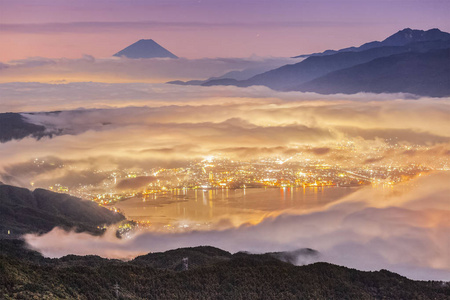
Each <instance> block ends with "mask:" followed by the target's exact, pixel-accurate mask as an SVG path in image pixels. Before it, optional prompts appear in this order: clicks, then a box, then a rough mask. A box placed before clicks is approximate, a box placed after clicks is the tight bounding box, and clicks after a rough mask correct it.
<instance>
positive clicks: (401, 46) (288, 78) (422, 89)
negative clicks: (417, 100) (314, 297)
mask: <svg viewBox="0 0 450 300" xmlns="http://www.w3.org/2000/svg"><path fill="white" fill-rule="evenodd" d="M405 43H406V44H405ZM448 48H450V34H448V33H445V32H442V31H440V30H438V29H432V30H429V31H422V30H412V29H409V28H408V29H404V30H401V31H399V32H397V33H396V34H394V35H392V36H390V37H388V38H387V39H385V40H384V41H382V42H371V43H367V44H364V45H363V46H361V47H358V48H354V49H352V50H350V51H342V52H341V50H339V51H336V52H334V53H332V54H328V55H326V54H324V53H322V55H313V56H310V57H308V58H306V59H304V60H303V61H301V62H299V63H296V64H292V65H285V66H282V67H280V68H277V69H273V70H270V71H268V72H264V73H261V74H258V75H256V76H253V77H251V78H250V79H247V80H235V79H231V78H220V79H215V80H209V81H206V82H204V83H202V85H203V86H213V85H234V86H238V87H248V86H252V85H263V86H267V87H269V88H271V89H274V90H280V91H297V90H302V91H303V90H305V89H306V90H308V91H311V92H318V93H320V92H323V91H325V90H327V89H326V87H325V81H322V83H321V84H320V89H319V85H317V84H316V85H314V84H310V85H308V84H307V83H308V82H310V81H313V80H318V79H319V78H321V77H322V76H326V75H327V74H330V73H333V72H337V71H339V70H344V69H348V68H352V67H356V66H358V65H365V66H366V67H372V69H371V70H375V68H374V65H373V64H370V65H367V63H369V62H371V61H374V60H377V59H380V58H383V57H389V56H393V59H396V58H397V59H402V58H401V56H397V55H398V54H402V53H416V54H420V53H422V54H424V53H428V54H427V55H428V56H430V58H429V59H428V61H430V62H431V61H432V58H431V56H433V55H436V53H435V52H433V51H434V50H442V49H448ZM348 49H349V48H347V49H343V50H348ZM444 53H445V52H444ZM427 55H422V56H419V57H422V58H425V57H426V56H427ZM439 60H440V62H441V63H442V64H444V65H445V64H447V65H448V64H449V62H448V60H449V59H448V58H447V57H445V55H440V56H439ZM391 63H392V64H393V66H402V64H397V63H395V62H394V61H393V60H391ZM415 66H416V67H420V66H422V65H420V64H415ZM362 68H363V67H361V68H360V69H359V71H361V72H362V71H364V72H365V73H369V72H370V71H371V70H370V69H365V70H363V69H362ZM386 70H387V69H386ZM421 70H422V69H421ZM410 71H411V72H412V73H413V74H414V76H415V79H412V77H411V76H409V77H408V78H409V79H408V80H412V81H411V83H410V84H413V82H414V84H416V85H418V87H419V88H415V89H413V90H415V93H417V94H418V95H424V96H436V97H442V96H449V95H450V93H449V92H448V89H447V88H446V85H447V86H449V85H450V80H449V77H448V74H447V71H446V69H445V68H440V67H439V68H435V69H427V76H428V77H427V78H425V73H421V72H419V69H418V70H417V71H415V70H414V69H411V68H410ZM389 72H391V73H396V74H397V75H398V76H405V75H406V74H404V73H403V72H401V71H400V70H397V71H396V70H393V69H392V68H391V69H389ZM440 72H441V73H440ZM346 74H347V76H348V80H349V82H353V87H352V88H348V89H347V91H348V92H349V93H357V92H363V91H366V90H367V89H366V87H365V86H360V87H358V86H357V83H358V82H359V81H358V78H357V76H358V74H353V76H354V78H350V77H349V76H350V73H346ZM402 74H403V75H402ZM385 75H386V76H388V75H389V74H385ZM380 77H382V76H381V74H378V75H377V76H369V75H367V76H366V78H372V80H376V78H380ZM431 77H432V78H435V79H437V81H439V82H441V83H440V84H439V85H436V84H434V82H432V81H430V80H429V78H431ZM394 79H395V80H397V81H399V80H400V79H401V78H394ZM405 80H406V79H405ZM380 82H381V81H380ZM394 82H395V81H392V82H386V81H384V84H385V85H386V86H385V87H383V86H382V85H381V84H378V87H377V88H376V89H371V88H369V89H368V90H371V91H374V92H375V91H376V92H377V93H383V92H391V91H392V90H396V92H410V91H411V89H408V88H406V87H407V86H408V85H409V83H408V84H401V85H399V88H398V89H394V88H392V84H393V83H394ZM420 83H422V84H420ZM445 83H447V84H445ZM330 84H331V82H330ZM373 84H375V83H373ZM315 87H316V88H317V90H316V89H315ZM337 90H342V89H336V91H337ZM350 91H351V92H350ZM327 93H332V89H331V88H330V89H328V90H327Z"/></svg>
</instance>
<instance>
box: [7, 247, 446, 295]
mask: <svg viewBox="0 0 450 300" xmlns="http://www.w3.org/2000/svg"><path fill="white" fill-rule="evenodd" d="M0 243H1V247H0V249H1V250H0V270H1V271H2V276H0V297H1V298H2V299H44V298H47V299H117V297H116V294H115V290H114V286H115V285H116V284H117V286H118V291H119V295H118V296H119V299H449V297H450V285H449V284H448V283H442V282H433V281H429V282H425V281H414V280H410V279H408V278H405V277H402V276H400V275H398V274H395V273H392V272H389V271H386V270H381V271H376V272H363V271H358V270H354V269H349V268H345V267H340V266H336V265H332V264H328V263H315V264H311V265H306V266H295V265H292V264H290V263H286V262H282V261H280V260H278V259H276V258H275V257H273V256H272V255H269V254H261V255H254V254H246V253H236V254H233V255H232V254H230V253H228V252H225V251H222V250H220V249H216V248H212V247H195V248H185V249H177V250H172V251H167V252H164V253H155V254H154V255H153V257H152V258H151V261H153V263H152V264H156V265H164V263H160V262H158V261H162V262H168V265H169V268H155V267H154V266H152V264H148V263H146V262H145V261H143V260H142V259H145V256H143V257H141V258H140V259H136V260H133V261H129V262H123V261H118V260H108V259H103V258H100V257H98V256H75V255H69V256H66V257H63V258H60V259H48V258H44V257H42V256H40V255H39V253H37V252H35V251H31V250H27V249H26V248H24V245H23V242H21V241H17V240H0ZM184 255H187V257H188V258H189V261H191V260H194V257H197V258H198V260H201V261H203V264H202V265H198V266H196V267H193V268H189V270H184V271H175V270H173V269H172V265H173V263H172V261H177V260H178V259H179V258H180V257H182V256H184ZM147 258H148V257H147Z"/></svg>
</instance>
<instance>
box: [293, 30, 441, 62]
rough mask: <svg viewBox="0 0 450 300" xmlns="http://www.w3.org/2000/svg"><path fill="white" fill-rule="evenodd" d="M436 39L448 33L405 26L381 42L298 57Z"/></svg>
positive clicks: (402, 44) (403, 44)
mask: <svg viewBox="0 0 450 300" xmlns="http://www.w3.org/2000/svg"><path fill="white" fill-rule="evenodd" d="M436 40H450V33H447V32H442V31H440V30H439V29H437V28H434V29H430V30H427V31H424V30H417V29H411V28H405V29H403V30H400V31H399V32H397V33H395V34H393V35H391V36H389V37H388V38H386V39H385V40H383V41H381V42H369V43H365V44H363V45H361V46H359V47H349V48H344V49H340V50H326V51H324V52H320V53H312V54H303V55H299V56H295V58H298V57H308V56H323V55H330V54H335V53H339V52H358V51H364V50H368V49H372V48H377V47H383V46H405V45H407V44H409V43H414V42H425V41H436Z"/></svg>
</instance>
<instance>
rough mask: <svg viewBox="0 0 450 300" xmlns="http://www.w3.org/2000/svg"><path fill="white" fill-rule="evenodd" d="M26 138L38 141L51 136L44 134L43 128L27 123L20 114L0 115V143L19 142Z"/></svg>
mask: <svg viewBox="0 0 450 300" xmlns="http://www.w3.org/2000/svg"><path fill="white" fill-rule="evenodd" d="M27 136H31V137H34V138H36V139H39V138H41V137H44V136H51V135H50V134H48V133H46V132H45V127H44V126H41V125H35V124H32V123H29V122H27V120H26V119H25V118H24V117H23V116H22V115H21V114H18V113H0V143H5V142H8V141H10V140H20V139H23V138H24V137H27Z"/></svg>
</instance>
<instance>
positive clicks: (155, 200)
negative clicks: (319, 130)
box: [116, 187, 358, 229]
mask: <svg viewBox="0 0 450 300" xmlns="http://www.w3.org/2000/svg"><path fill="white" fill-rule="evenodd" d="M356 190H358V188H342V187H314V188H308V187H297V188H292V187H284V188H250V189H249V188H245V189H208V190H201V189H196V190H186V189H184V190H181V191H179V190H173V191H169V192H165V193H160V194H152V195H151V196H150V197H149V198H146V200H145V201H142V198H140V197H135V198H131V199H128V200H125V201H122V202H120V203H118V204H117V205H116V206H117V207H118V208H120V209H121V211H123V212H124V213H125V215H126V216H127V218H129V219H133V220H137V221H150V222H151V223H152V224H154V227H155V228H157V227H164V226H165V225H167V224H182V225H183V228H191V229H192V228H198V229H201V227H204V226H207V227H208V226H215V225H217V224H219V223H221V224H228V225H229V226H239V225H241V224H244V223H250V224H255V223H258V222H260V221H261V220H262V219H264V218H265V217H267V216H269V215H277V214H279V213H281V212H284V211H289V210H296V211H298V210H308V209H315V208H320V207H322V206H325V205H327V204H330V203H332V202H334V201H336V200H338V199H340V198H342V197H344V196H346V195H348V194H351V193H353V192H354V191H356ZM180 226H181V225H180Z"/></svg>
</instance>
